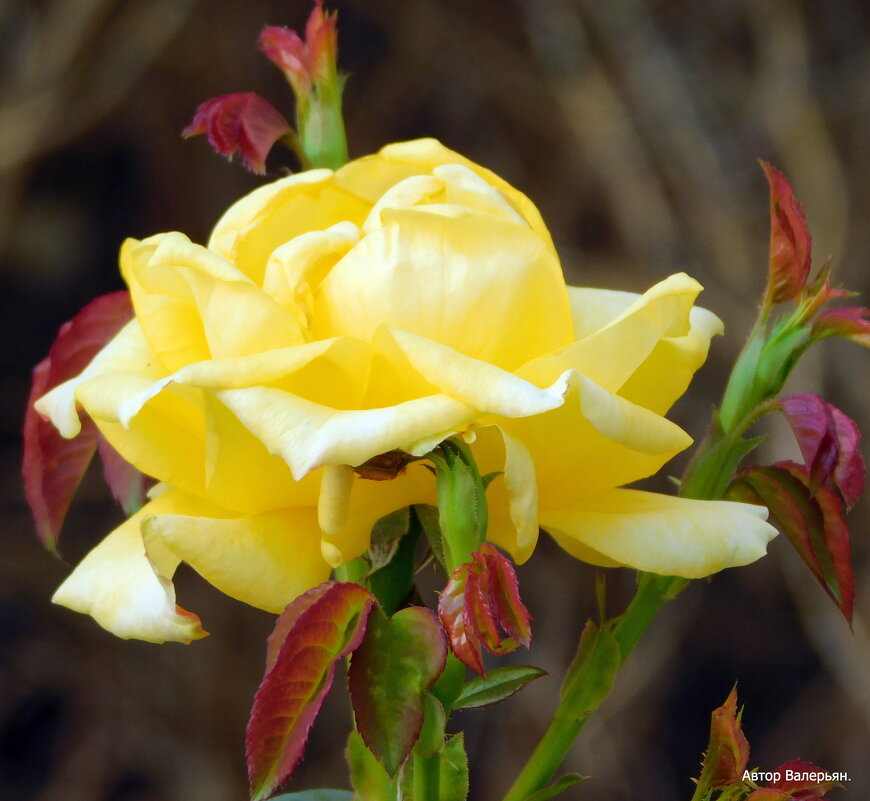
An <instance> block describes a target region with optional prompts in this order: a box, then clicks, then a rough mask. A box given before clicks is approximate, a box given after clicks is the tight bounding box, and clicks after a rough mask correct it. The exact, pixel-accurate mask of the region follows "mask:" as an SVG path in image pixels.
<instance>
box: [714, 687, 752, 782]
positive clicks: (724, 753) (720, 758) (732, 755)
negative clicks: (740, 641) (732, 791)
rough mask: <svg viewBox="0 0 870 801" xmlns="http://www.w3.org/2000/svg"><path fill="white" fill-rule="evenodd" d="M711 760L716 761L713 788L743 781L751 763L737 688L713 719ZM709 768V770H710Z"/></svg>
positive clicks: (734, 688) (733, 689) (732, 691)
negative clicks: (747, 767)
mask: <svg viewBox="0 0 870 801" xmlns="http://www.w3.org/2000/svg"><path fill="white" fill-rule="evenodd" d="M707 759H712V760H714V763H713V765H712V767H711V768H710V769H711V770H712V774H711V779H710V786H711V787H727V786H728V785H729V784H733V783H734V782H737V781H739V780H740V778H741V777H742V776H743V771H744V770H746V765H747V764H748V762H749V741H748V740H747V739H746V735H744V734H743V729H742V728H741V725H740V714H739V713H738V711H737V685H735V686H734V687H733V688H732V690H731V692H730V693H729V695H728V698H727V699H726V700H725V703H724V704H722V706H720V707H719V708H718V709H714V710H713V714H712V715H711V716H710V745H709V746H708V748H707V754H706V756H705V757H704V761H705V762H706V760H707ZM706 767H707V766H706V765H705V769H706Z"/></svg>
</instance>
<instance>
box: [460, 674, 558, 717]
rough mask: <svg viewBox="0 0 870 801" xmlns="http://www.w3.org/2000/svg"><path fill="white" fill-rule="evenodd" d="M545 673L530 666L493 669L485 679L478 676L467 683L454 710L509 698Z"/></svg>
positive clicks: (475, 707) (477, 706)
mask: <svg viewBox="0 0 870 801" xmlns="http://www.w3.org/2000/svg"><path fill="white" fill-rule="evenodd" d="M546 675H548V674H547V671H545V670H541V668H539V667H533V666H531V665H515V666H514V665H510V666H507V667H500V668H495V670H490V671H489V673H487V675H486V678H483V677H482V676H478V677H476V678H474V679H472V680H471V681H470V682H468V683H467V684H466V685H465V686H464V687H463V688H462V692H461V693H460V694H459V697H458V698H457V699H456V702H455V703H454V708H455V709H477V708H479V707H482V706H489V705H490V704H497V703H498V702H499V701H504V700H505V698H510V697H511V696H512V695H513V694H514V693H516V692H518V691H519V690H521V689H522V688H523V687H525V686H526V685H527V684H528V683H529V682H532V681H534V680H535V679H539V678H541V676H546Z"/></svg>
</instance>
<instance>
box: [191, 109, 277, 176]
mask: <svg viewBox="0 0 870 801" xmlns="http://www.w3.org/2000/svg"><path fill="white" fill-rule="evenodd" d="M289 131H290V123H289V122H287V120H285V119H284V117H282V116H281V114H280V113H279V112H278V110H277V109H276V108H275V107H274V106H273V105H272V104H271V103H270V102H269V101H268V100H266V99H264V98H262V97H260V96H259V95H258V94H256V93H254V92H236V93H235V94H230V95H220V96H218V97H213V98H211V99H210V100H206V101H205V103H203V104H202V105H200V106H199V108H198V109H197V110H196V114H194V117H193V120H192V121H191V123H190V125H188V126H187V127H186V128H185V129H184V130H183V131H182V132H181V135H182V136H183V137H185V138H189V137H191V136H197V135H198V134H205V135H206V136H207V137H208V141H209V144H210V145H211V146H212V147H213V148H214V149H215V150H216V151H217V152H218V153H220V154H221V155H222V156H226V157H227V158H229V159H232V157H233V156H234V155H235V154H236V153H238V154H239V155H240V156H241V158H242V161H243V162H244V164H245V166H246V167H247V168H248V169H249V170H251V171H252V172H255V173H258V174H260V175H262V174H263V173H264V172H265V171H266V156H268V155H269V151H270V150H271V149H272V147H273V146H274V145H275V143H276V142H277V141H278V140H279V139H280V138H281V137H282V136H284V134H286V133H288V132H289Z"/></svg>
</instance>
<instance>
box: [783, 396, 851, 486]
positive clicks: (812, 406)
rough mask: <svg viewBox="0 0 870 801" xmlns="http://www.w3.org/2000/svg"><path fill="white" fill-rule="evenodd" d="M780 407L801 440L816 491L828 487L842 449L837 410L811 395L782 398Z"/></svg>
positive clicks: (800, 445)
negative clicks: (834, 411)
mask: <svg viewBox="0 0 870 801" xmlns="http://www.w3.org/2000/svg"><path fill="white" fill-rule="evenodd" d="M779 406H780V408H781V409H782V411H783V413H784V414H785V417H786V419H787V420H788V422H789V425H790V426H791V429H792V431H793V432H794V435H795V439H797V442H798V446H799V447H800V450H801V454H802V455H803V457H804V464H805V465H806V466H807V469H808V470H809V472H810V485H811V488H812V490H813V491H815V490H817V489H818V488H819V487H821V486H822V485H823V484H825V483H827V481H828V479H830V478H831V476H832V475H833V473H834V467H835V465H836V464H837V456H838V454H839V449H840V448H839V440H838V437H837V426H836V423H835V422H834V415H833V413H832V411H831V410H832V409H833V407H832V406H831V404H829V403H827V402H826V401H825V400H824V399H823V398H820V397H819V396H818V395H813V394H812V393H810V392H804V393H801V394H798V395H790V396H789V397H787V398H782V399H781V400H780V401H779Z"/></svg>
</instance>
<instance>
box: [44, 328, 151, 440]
mask: <svg viewBox="0 0 870 801" xmlns="http://www.w3.org/2000/svg"><path fill="white" fill-rule="evenodd" d="M115 372H125V373H126V372H132V373H142V375H144V376H146V377H150V378H151V379H152V380H153V379H155V378H159V376H160V375H161V371H160V370H159V368H158V365H157V363H156V359H155V358H154V354H153V353H152V352H151V349H150V348H149V347H148V343H147V341H146V340H145V337H144V336H143V334H142V328H141V326H140V325H139V321H138V320H131V321H130V322H129V323H127V325H125V326H124V327H123V328H122V329H121V330H120V331H119V332H118V333H117V334H116V335H115V336H114V337H113V338H112V340H111V341H110V342H109V343H108V344H107V345H106V346H105V347H104V348H103V349H102V350H101V351H100V352H99V353H98V354H97V355H96V356H95V357H94V359H93V361H91V363H90V364H89V365H88V366H87V367H86V368H85V369H84V370H83V371H82V372H81V373H79V375H77V376H76V377H75V378H71V379H70V380H69V381H66V382H64V383H63V384H60V385H58V386H57V387H55V388H54V389H53V390H51V392H48V393H47V394H45V395H43V396H42V397H41V398H40V399H39V400H37V401H36V404H35V406H36V410H37V411H38V412H39V413H40V414H44V415H46V416H47V417H48V418H49V419H50V420H51V422H52V423H53V424H54V426H55V428H57V430H58V431H59V432H60V434H61V436H64V437H66V438H67V439H70V438H72V437H74V436H76V434H78V433H79V431H80V430H81V423H80V421H79V415H78V411H77V405H76V404H77V398H76V391H77V390H78V388H79V386H81V385H82V384H83V383H85V382H86V381H88V380H90V379H92V378H96V377H97V376H102V375H108V374H111V373H115Z"/></svg>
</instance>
